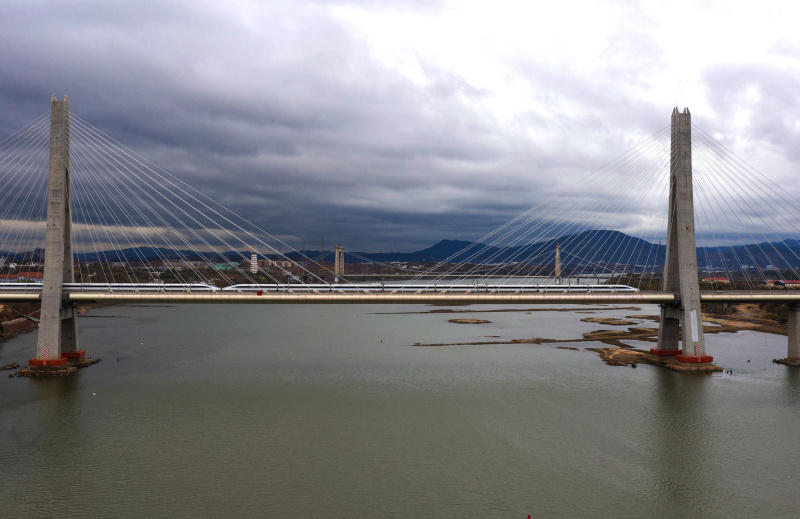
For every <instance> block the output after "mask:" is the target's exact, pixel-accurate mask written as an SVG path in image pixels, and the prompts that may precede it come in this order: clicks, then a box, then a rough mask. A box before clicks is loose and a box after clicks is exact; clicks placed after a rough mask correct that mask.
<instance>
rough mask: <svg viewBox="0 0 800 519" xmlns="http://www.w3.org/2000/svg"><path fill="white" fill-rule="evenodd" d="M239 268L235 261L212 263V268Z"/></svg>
mask: <svg viewBox="0 0 800 519" xmlns="http://www.w3.org/2000/svg"><path fill="white" fill-rule="evenodd" d="M238 268H239V264H238V263H236V262H235V261H231V262H229V263H217V264H216V265H214V270H236V269H238Z"/></svg>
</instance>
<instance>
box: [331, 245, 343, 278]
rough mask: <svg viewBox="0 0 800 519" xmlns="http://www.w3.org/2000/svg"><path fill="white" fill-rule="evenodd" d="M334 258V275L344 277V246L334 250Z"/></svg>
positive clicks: (338, 246)
mask: <svg viewBox="0 0 800 519" xmlns="http://www.w3.org/2000/svg"><path fill="white" fill-rule="evenodd" d="M333 258H334V264H333V273H334V274H335V275H337V276H344V245H337V246H336V247H335V248H334V253H333Z"/></svg>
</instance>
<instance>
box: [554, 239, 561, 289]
mask: <svg viewBox="0 0 800 519" xmlns="http://www.w3.org/2000/svg"><path fill="white" fill-rule="evenodd" d="M555 284H556V285H560V284H561V244H560V243H558V242H556V271H555Z"/></svg>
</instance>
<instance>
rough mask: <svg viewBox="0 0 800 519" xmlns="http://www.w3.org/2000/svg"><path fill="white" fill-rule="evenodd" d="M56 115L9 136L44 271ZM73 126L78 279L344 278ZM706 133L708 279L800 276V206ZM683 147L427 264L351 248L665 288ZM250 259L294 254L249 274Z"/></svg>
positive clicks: (3, 246)
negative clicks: (673, 194) (676, 165)
mask: <svg viewBox="0 0 800 519" xmlns="http://www.w3.org/2000/svg"><path fill="white" fill-rule="evenodd" d="M48 115H49V114H43V115H42V116H40V117H38V118H37V119H35V120H34V121H33V122H32V123H30V124H29V125H27V126H26V127H24V128H23V129H21V130H20V131H18V132H16V133H15V134H13V135H11V136H9V137H8V138H6V139H5V140H3V141H2V142H0V186H2V188H3V189H2V192H0V256H5V257H6V259H7V260H10V261H17V262H19V261H22V262H25V261H26V259H28V256H27V254H28V251H31V256H32V257H31V258H30V259H31V261H30V262H29V263H34V264H35V265H36V266H35V267H31V268H36V269H41V266H40V264H41V262H36V261H32V260H33V259H34V258H33V256H35V255H36V254H37V251H40V250H41V247H42V245H43V243H44V235H45V228H44V221H45V217H46V214H45V212H46V207H47V203H46V202H47V201H46V196H47V195H46V187H47V170H48V143H49V135H48V131H49V117H48ZM69 131H70V143H71V144H70V164H71V171H70V177H71V189H72V192H71V207H72V216H73V233H72V239H73V251H74V253H75V256H76V258H77V260H78V261H77V272H76V274H77V279H76V281H79V282H82V283H84V282H85V283H89V282H104V283H113V282H128V283H137V282H138V283H142V282H150V281H159V282H163V281H164V280H165V277H166V274H164V272H163V269H164V268H165V266H166V268H168V270H169V276H172V279H174V282H178V283H192V282H199V283H208V284H218V285H219V284H221V285H230V284H235V283H242V282H245V283H253V284H256V283H278V282H281V283H282V282H285V281H288V280H292V279H294V280H295V281H296V282H298V283H309V284H316V283H323V282H330V281H331V280H333V279H334V278H335V277H334V275H333V272H331V271H330V270H329V268H328V267H326V266H325V264H324V263H323V260H324V259H325V258H326V256H325V255H320V256H319V257H318V258H316V259H314V258H312V257H310V255H308V254H305V253H304V252H302V251H297V250H295V249H293V248H292V247H291V246H290V245H289V244H287V243H284V242H283V241H282V240H280V239H278V238H277V237H276V236H274V235H273V234H270V233H269V232H267V231H265V230H264V229H261V228H259V227H258V226H256V225H254V224H252V223H251V222H249V221H248V220H246V219H244V218H242V217H241V216H239V215H237V214H236V213H234V212H233V211H230V210H228V209H227V208H225V207H223V206H222V205H221V204H219V203H218V202H216V201H214V200H213V199H211V198H210V197H208V196H206V195H204V194H203V193H201V192H200V191H198V190H197V189H195V188H193V187H191V186H189V185H188V184H186V183H185V182H184V181H182V180H180V179H178V178H177V177H175V176H174V175H172V174H170V173H169V172H167V171H165V170H163V169H161V168H159V167H158V166H156V165H154V164H152V163H151V162H149V161H147V160H146V159H144V158H142V157H141V156H140V155H138V154H136V153H135V152H133V151H132V150H130V149H129V148H127V147H125V146H123V145H122V144H120V143H119V142H117V141H116V140H114V139H112V138H111V137H109V136H108V135H106V134H105V133H103V132H102V131H100V130H98V129H97V128H95V127H93V126H92V125H90V124H89V123H88V122H86V121H85V120H83V119H82V118H80V117H78V116H76V115H74V114H73V115H71V116H70V124H69ZM693 134H694V143H693V148H692V154H693V182H694V205H695V228H696V233H697V245H698V265H699V266H700V270H701V273H703V272H704V273H705V276H706V277H707V278H711V279H712V280H714V282H722V281H723V280H725V279H727V280H740V281H742V282H743V283H744V284H745V285H746V286H747V287H748V288H755V287H757V286H759V285H763V284H764V283H765V282H767V281H768V280H770V279H772V278H791V279H800V272H798V271H799V270H800V256H799V253H798V251H800V242H798V241H797V240H794V239H792V237H798V236H800V222H798V219H797V215H798V212H797V211H796V209H795V208H796V207H797V206H798V200H797V199H796V198H794V197H793V196H792V195H791V194H790V193H788V192H786V191H785V190H783V189H781V188H780V187H779V186H777V185H776V184H775V183H774V182H772V181H770V180H769V179H768V178H766V177H765V176H764V175H762V174H761V173H759V172H758V171H756V170H755V169H754V168H752V167H751V166H749V165H748V164H747V163H746V162H745V161H743V160H742V159H740V158H738V157H737V156H736V155H735V154H733V153H732V152H731V151H730V150H728V149H727V148H725V147H724V146H722V145H721V144H720V143H719V142H717V141H716V140H714V139H713V138H712V137H711V136H709V135H708V134H706V133H705V132H703V131H702V130H701V129H700V128H698V127H696V126H693ZM671 142H672V136H671V130H670V128H669V127H666V128H663V129H662V130H660V131H659V132H657V133H655V134H654V135H652V136H651V137H649V138H648V139H646V140H644V141H643V142H641V143H640V144H638V145H637V146H634V147H633V148H631V149H629V150H628V151H626V152H625V153H623V154H621V155H620V156H618V157H617V158H615V159H614V160H612V161H610V162H609V163H607V164H605V165H604V166H602V167H600V168H598V169H596V170H594V171H592V172H590V173H588V174H586V175H584V176H583V177H582V178H581V179H580V180H578V181H577V182H573V183H571V184H569V185H565V187H564V188H563V189H558V190H556V194H553V195H551V196H549V197H547V198H545V199H543V200H541V201H540V202H538V203H537V204H536V205H534V206H533V207H532V208H530V209H529V210H527V211H525V212H523V213H522V214H520V215H518V216H517V217H515V218H513V219H512V220H510V221H508V222H506V223H505V224H503V225H501V226H500V227H498V228H496V229H494V230H493V231H491V232H489V233H487V234H485V235H484V236H482V237H481V238H479V239H478V240H476V241H475V242H473V243H471V244H470V245H469V246H467V247H466V248H464V249H462V250H460V251H458V252H456V253H454V254H452V255H451V256H450V257H448V258H447V259H445V260H443V261H441V262H439V263H437V264H435V265H431V266H429V267H428V268H425V269H423V270H422V271H420V270H418V269H409V268H407V267H402V266H398V265H396V264H387V263H381V262H375V261H372V260H370V259H369V258H368V257H367V256H365V255H364V254H363V253H362V254H359V253H354V252H350V251H347V255H348V256H349V257H350V259H351V261H355V262H358V263H362V264H372V265H377V266H381V267H384V268H385V269H392V270H393V271H395V272H399V273H400V274H402V277H403V278H404V279H406V280H407V281H405V282H404V283H407V284H421V283H424V284H436V283H454V284H459V283H460V284H464V283H473V282H478V281H479V280H481V279H486V278H490V277H491V278H493V280H492V283H493V284H496V285H503V284H514V283H519V282H520V281H521V280H522V279H528V280H530V282H532V283H547V282H552V278H553V277H554V276H555V275H556V271H555V268H556V267H555V263H556V254H557V252H556V251H558V254H559V255H560V260H561V262H560V263H561V275H562V276H563V277H564V278H565V279H566V280H568V281H567V282H570V281H569V280H573V279H576V278H580V279H582V280H584V281H587V280H590V281H589V282H593V283H602V282H611V283H628V284H631V285H633V286H638V287H642V288H659V287H660V283H661V277H662V276H661V273H662V271H663V265H664V258H665V254H666V248H667V243H666V240H667V215H668V207H667V204H668V198H669V196H668V195H669V169H670V146H671ZM251 253H255V254H256V255H257V257H258V258H260V259H266V258H270V259H272V260H283V261H271V262H269V265H268V266H267V265H263V263H264V262H261V263H260V264H259V266H258V267H257V268H254V269H250V268H249V265H250V263H249V260H250V259H251V257H250V254H251ZM329 253H330V252H329ZM283 262H290V263H283ZM155 264H158V265H159V267H160V268H153V265H155ZM221 264H222V266H221ZM286 264H291V265H292V266H291V267H287V266H285V265H286ZM142 267H145V268H142ZM148 267H150V268H148ZM169 267H173V268H169ZM253 270H254V271H253ZM543 279H544V281H543ZM548 280H549V281H548ZM339 281H340V282H341V283H348V282H349V281H348V278H346V277H345V278H341V279H340V280H339Z"/></svg>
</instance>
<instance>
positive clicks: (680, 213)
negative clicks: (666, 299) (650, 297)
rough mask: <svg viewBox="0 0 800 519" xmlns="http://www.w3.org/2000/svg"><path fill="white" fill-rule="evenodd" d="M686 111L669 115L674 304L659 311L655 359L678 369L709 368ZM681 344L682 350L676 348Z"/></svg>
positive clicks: (668, 281) (668, 284) (669, 284)
mask: <svg viewBox="0 0 800 519" xmlns="http://www.w3.org/2000/svg"><path fill="white" fill-rule="evenodd" d="M691 117H692V116H691V114H690V113H689V109H688V108H684V110H683V112H679V111H678V108H677V107H676V108H675V109H674V110H673V111H672V139H671V154H670V174H669V209H668V216H667V218H668V219H667V257H666V262H665V264H664V287H663V288H664V290H665V291H668V292H672V293H673V294H675V296H676V297H675V299H676V302H675V303H667V304H662V305H661V324H660V325H659V329H658V347H657V348H653V349H651V350H650V351H651V352H652V353H653V354H655V355H659V356H675V360H677V361H678V362H682V363H693V364H707V363H710V362H712V361H713V360H714V359H713V357H710V356H708V355H706V345H705V338H704V337H703V317H702V314H701V311H700V283H699V280H698V274H697V244H696V240H695V230H694V196H693V190H692V118H691ZM679 340H680V343H681V346H682V347H681V348H678V342H679Z"/></svg>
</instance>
